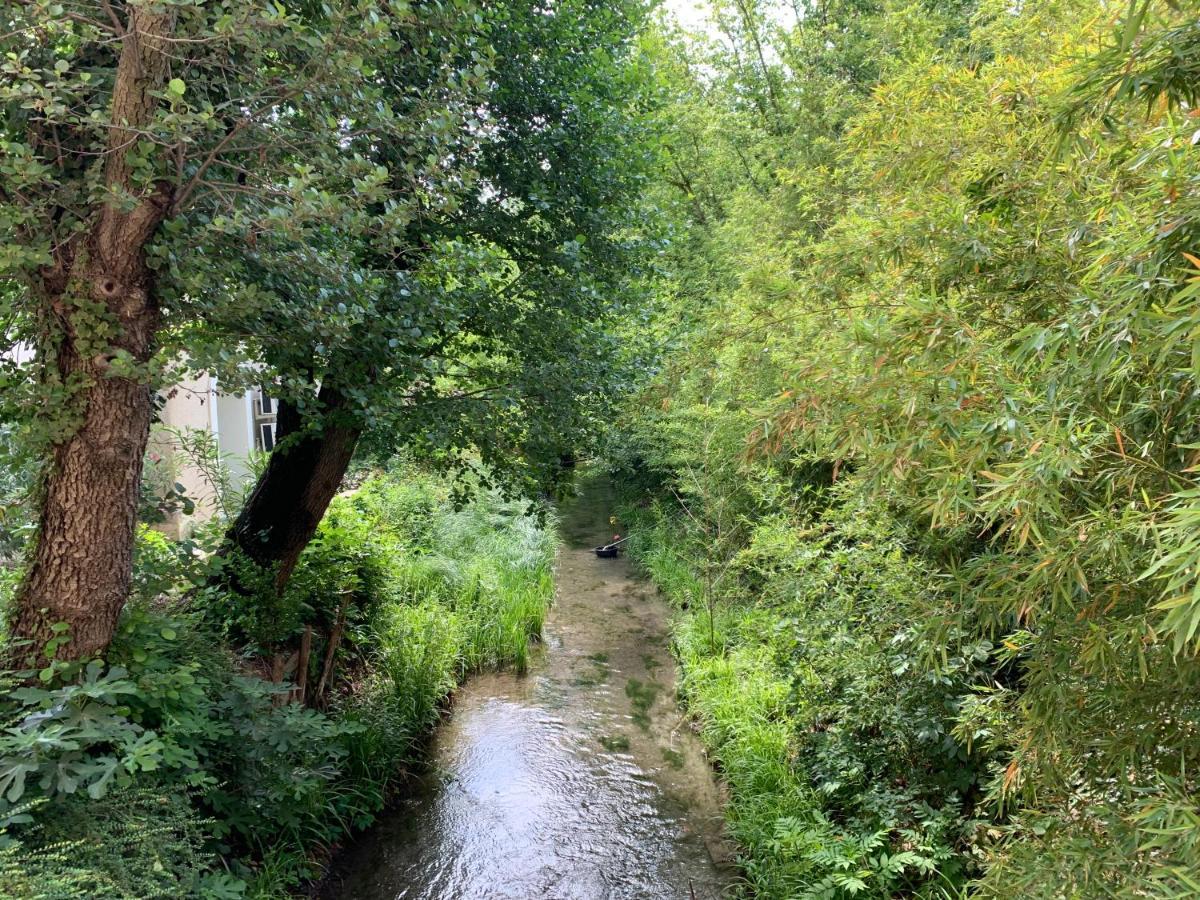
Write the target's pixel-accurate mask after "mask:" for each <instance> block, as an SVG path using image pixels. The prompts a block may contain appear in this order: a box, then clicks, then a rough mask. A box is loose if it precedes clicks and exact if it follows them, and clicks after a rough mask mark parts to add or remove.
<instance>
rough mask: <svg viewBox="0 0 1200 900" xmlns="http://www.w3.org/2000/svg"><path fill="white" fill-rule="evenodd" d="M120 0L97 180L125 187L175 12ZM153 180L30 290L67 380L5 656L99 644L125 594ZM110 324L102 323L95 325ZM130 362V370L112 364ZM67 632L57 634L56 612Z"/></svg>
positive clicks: (144, 410)
mask: <svg viewBox="0 0 1200 900" xmlns="http://www.w3.org/2000/svg"><path fill="white" fill-rule="evenodd" d="M164 9H165V10H166V11H164V12H161V13H151V12H147V11H146V8H145V7H142V6H132V7H130V11H129V21H128V27H127V29H126V32H125V35H124V37H123V38H122V47H121V56H120V59H119V61H118V64H117V72H116V77H115V81H114V83H113V94H112V112H111V119H110V121H111V123H112V124H111V125H110V127H109V133H108V137H107V140H108V147H107V157H106V159H105V161H104V181H105V184H106V186H107V187H108V188H109V189H110V191H112V192H114V193H117V194H125V195H127V196H128V195H129V194H131V193H132V191H133V180H132V178H131V169H130V166H129V162H128V159H127V156H126V148H127V147H128V146H129V145H130V144H131V143H133V141H132V136H133V135H135V134H136V133H138V132H139V131H141V130H142V129H143V128H144V127H145V126H146V125H147V124H149V122H150V121H151V119H152V118H153V116H154V108H155V105H156V103H157V100H156V99H155V98H154V97H153V96H152V92H155V91H158V90H161V88H162V87H163V85H164V84H165V82H166V78H167V71H168V68H167V63H168V60H167V56H166V55H165V53H164V51H165V50H166V49H167V43H168V41H167V38H168V37H169V35H170V32H171V30H172V28H173V24H174V13H173V12H171V11H170V7H164ZM170 201H171V191H170V188H169V187H168V186H167V185H165V184H160V185H158V186H156V187H155V188H154V189H152V190H151V192H150V193H149V194H145V193H143V194H141V195H140V196H136V197H134V198H133V200H132V202H130V203H128V204H120V205H118V204H117V203H115V202H110V203H108V204H106V205H104V206H103V207H101V208H100V209H98V210H97V211H96V213H95V218H94V222H93V224H92V227H91V228H90V229H89V230H88V231H87V232H85V233H83V234H80V235H79V236H77V237H76V238H75V239H73V240H71V241H68V242H66V243H65V245H63V246H60V247H59V248H57V249H56V252H55V258H54V262H53V264H52V265H50V266H47V267H46V269H45V270H44V271H43V272H42V277H41V283H40V284H39V285H37V286H36V287H37V290H36V293H37V295H38V297H39V299H40V300H41V306H42V312H43V321H44V322H45V323H47V328H46V332H45V338H46V343H45V344H44V345H43V346H42V347H41V349H40V350H39V352H40V353H41V354H43V356H42V357H41V358H40V361H39V365H41V366H42V367H43V371H44V372H46V373H47V374H48V376H49V377H50V379H51V380H52V381H53V382H55V383H57V384H60V385H64V386H66V389H67V390H68V392H69V395H68V399H67V401H66V410H65V412H66V413H67V419H66V420H64V422H63V423H61V424H65V425H66V426H67V427H66V428H65V433H66V436H65V437H63V438H61V439H59V440H57V441H56V442H55V443H54V445H53V448H52V451H51V453H50V459H49V460H48V464H47V468H46V472H45V475H44V479H43V483H42V485H41V493H40V498H39V499H40V509H39V512H38V531H37V537H36V540H35V542H34V545H33V547H32V549H31V552H30V556H29V560H28V569H27V571H26V575H25V579H24V581H23V582H22V584H21V587H20V589H19V590H18V592H17V596H16V599H15V603H14V606H13V611H12V618H11V621H10V623H9V624H10V631H9V633H10V640H11V644H10V649H9V662H10V663H16V664H17V665H22V666H37V665H41V664H42V663H43V662H44V661H46V660H47V658H48V656H49V654H48V653H47V647H46V645H47V643H48V642H49V641H51V640H52V639H55V638H59V639H60V640H59V641H56V643H58V644H59V646H58V647H57V649H56V651H55V653H54V656H55V658H57V659H68V660H75V659H86V658H89V657H93V656H96V655H98V654H101V653H103V652H104V650H105V649H106V648H107V647H108V644H109V642H110V641H111V640H112V636H113V633H114V631H115V629H116V624H117V617H118V616H119V615H120V612H121V607H122V606H123V605H124V603H125V600H126V596H127V595H128V593H129V582H130V577H131V570H132V557H133V542H134V526H135V524H136V513H137V498H138V487H139V483H140V480H141V475H142V457H143V454H144V453H145V449H146V441H147V439H148V437H149V431H150V416H151V388H150V384H149V379H148V377H147V376H145V375H143V374H138V371H139V368H140V364H143V363H146V362H147V361H148V360H149V358H150V355H151V354H152V352H153V349H154V339H155V333H156V330H157V328H158V323H159V310H158V304H157V301H156V298H155V293H154V279H153V275H152V273H151V271H150V270H149V268H148V267H147V265H146V257H145V248H146V245H147V243H148V242H149V241H150V239H151V237H153V235H154V232H155V230H156V229H157V228H158V226H159V224H160V223H161V222H162V221H163V219H164V218H165V217H166V215H167V210H168V208H169V206H170ZM113 325H115V326H116V327H115V329H113V330H114V331H115V334H113V335H112V336H109V337H105V338H102V337H101V335H103V334H104V333H105V330H106V329H111V328H112V326H113ZM119 357H125V358H124V359H122V360H121V362H120V365H121V366H128V365H129V360H132V362H133V363H134V364H135V368H134V370H133V373H129V371H128V370H125V374H121V373H120V372H117V371H115V366H114V362H115V361H116V360H117V359H118V358H119ZM59 623H62V624H65V625H66V626H67V627H66V631H65V632H64V633H62V634H59V632H61V631H62V628H61V625H60V624H59Z"/></svg>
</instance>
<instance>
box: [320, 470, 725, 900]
mask: <svg viewBox="0 0 1200 900" xmlns="http://www.w3.org/2000/svg"><path fill="white" fill-rule="evenodd" d="M611 512H612V508H611V498H610V496H609V495H608V492H607V490H606V488H605V487H604V485H602V484H594V483H593V484H591V485H589V486H587V487H585V489H584V492H583V494H582V496H580V497H579V498H578V499H577V500H575V501H574V502H572V503H570V504H568V505H567V506H566V507H565V508H564V510H563V523H562V524H563V536H564V546H563V547H562V549H561V550H560V553H559V558H558V563H557V567H556V583H557V592H558V593H557V600H556V603H555V606H554V608H553V609H552V610H551V612H550V615H549V617H548V618H547V620H546V625H545V631H544V642H543V645H542V646H541V647H540V648H538V649H537V650H536V651H535V652H534V653H533V654H532V655H531V660H530V665H529V670H528V673H527V674H526V675H524V676H517V675H515V674H511V673H497V674H487V675H480V676H477V677H474V678H472V679H471V680H470V681H468V682H467V684H466V685H465V686H464V687H463V688H462V689H461V690H460V691H459V692H458V694H457V695H456V696H455V700H454V704H453V708H452V710H451V712H450V715H449V716H448V718H447V719H446V721H445V722H444V723H443V724H442V725H441V726H440V727H439V729H438V731H437V733H436V734H435V735H434V738H433V744H432V747H431V757H432V762H431V766H430V770H429V773H428V775H426V776H425V777H424V778H423V780H422V781H421V783H420V785H419V786H418V788H417V790H416V791H415V792H414V793H413V795H412V796H411V797H410V798H409V799H408V800H406V801H405V802H404V803H403V804H401V805H399V806H398V807H396V808H395V809H393V810H392V811H391V812H390V813H389V814H388V815H386V816H385V817H384V818H383V820H382V821H381V822H380V824H379V825H377V826H376V827H375V828H373V829H372V830H371V831H370V832H368V833H367V834H366V835H364V837H363V838H362V839H361V840H360V841H359V842H358V843H357V844H356V845H355V846H353V847H351V848H349V849H348V850H347V851H346V852H345V853H344V854H343V855H342V857H341V859H340V860H339V862H338V865H337V866H336V868H335V873H334V875H333V876H332V877H331V879H330V881H329V883H328V885H327V888H328V891H327V896H329V897H334V898H339V900H351V898H353V900H379V898H387V900H398V898H405V900H416V898H421V900H459V898H464V900H465V898H472V900H473V898H521V900H535V898H554V900H626V898H628V900H633V898H638V900H643V898H645V900H651V898H664V900H665V898H672V900H674V898H684V900H690V898H693V897H694V898H696V900H712V898H717V897H720V896H722V895H723V893H724V890H725V888H726V887H727V886H728V885H729V883H730V882H731V880H732V876H731V872H730V868H729V865H728V860H729V856H730V850H729V846H728V844H727V842H726V840H725V839H724V837H723V833H722V797H721V792H720V789H719V788H718V786H717V784H716V782H715V781H714V779H713V776H712V772H711V769H710V767H709V765H708V762H707V761H706V759H705V758H704V754H703V751H702V750H701V747H700V745H699V742H698V741H697V740H696V738H695V736H694V735H693V734H692V732H691V731H690V729H689V727H688V722H687V720H686V719H685V717H684V716H683V715H682V714H681V712H680V710H679V709H678V707H677V706H676V704H675V701H674V686H673V681H674V664H673V660H672V658H671V655H670V652H669V651H668V648H667V619H668V610H667V607H666V605H665V603H664V602H663V601H662V600H661V599H660V598H659V597H657V596H656V595H655V593H654V591H653V588H652V587H650V586H649V585H647V584H646V583H644V582H642V581H639V580H638V579H636V578H635V577H634V575H633V573H632V571H631V569H630V566H629V563H628V562H627V561H626V560H625V559H624V558H621V559H598V558H596V556H595V554H593V553H592V552H591V550H590V548H591V547H593V546H595V545H596V544H598V543H602V542H604V541H605V539H607V538H608V537H610V536H611V534H612V530H611V526H610V525H609V521H608V520H609V515H610V514H611Z"/></svg>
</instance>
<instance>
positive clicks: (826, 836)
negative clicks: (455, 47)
mask: <svg viewBox="0 0 1200 900" xmlns="http://www.w3.org/2000/svg"><path fill="white" fill-rule="evenodd" d="M768 6H769V4H765V3H764V4H756V3H753V2H751V3H737V4H717V8H718V20H719V21H718V28H719V30H720V32H721V35H722V41H721V44H720V46H711V47H710V46H707V45H705V44H704V43H702V42H700V41H698V40H691V41H688V40H680V39H678V38H677V37H675V36H667V37H665V38H663V39H662V44H661V45H660V46H659V47H658V50H657V52H658V54H659V56H660V57H661V58H662V59H663V73H664V77H666V78H667V79H668V82H669V87H670V91H671V95H672V101H671V108H670V109H669V110H668V112H667V113H666V115H667V116H668V118H669V120H670V121H671V123H672V126H673V127H674V128H675V131H674V133H675V134H676V135H677V139H676V140H675V141H674V143H673V146H672V153H671V158H670V159H668V160H667V164H666V166H665V167H664V173H663V176H662V186H661V190H662V191H663V193H664V196H665V197H667V198H668V199H667V200H666V201H665V202H666V203H667V204H671V203H672V202H673V204H674V205H673V208H674V210H675V213H676V217H677V223H678V225H677V229H676V233H677V238H676V239H675V240H674V241H673V242H672V244H671V245H670V246H669V247H668V248H667V251H666V254H665V256H664V260H665V271H664V276H663V279H662V282H661V284H660V288H659V290H658V292H657V300H658V302H659V304H660V309H661V312H660V315H659V317H658V319H657V321H656V325H655V328H656V333H657V334H658V335H659V336H660V337H661V340H662V343H663V345H664V346H665V347H666V348H667V350H668V352H667V353H666V354H665V355H664V357H663V359H662V360H661V363H660V371H659V372H658V373H657V374H655V375H654V377H652V378H651V379H648V380H647V382H646V383H645V384H644V385H643V389H642V392H641V393H640V394H639V395H638V396H637V398H636V400H635V401H634V402H633V403H631V404H630V405H629V408H628V411H627V414H626V417H625V421H624V423H623V426H622V428H621V429H620V430H619V432H618V433H616V434H615V435H614V438H613V442H612V447H611V450H610V453H609V456H610V459H611V460H612V461H613V463H614V465H615V466H616V467H617V468H618V469H619V470H620V471H622V472H623V473H625V476H626V478H627V480H628V482H629V483H630V484H631V485H632V484H637V485H640V486H642V489H643V490H645V491H647V492H649V493H650V494H651V496H652V497H653V498H654V500H655V503H656V504H657V505H656V506H653V507H651V508H650V509H649V510H647V509H642V510H640V512H638V514H637V518H636V522H637V523H638V527H640V528H641V529H642V530H643V531H644V532H645V535H644V538H643V540H642V544H641V547H640V549H638V552H639V553H640V554H641V559H642V560H643V564H644V565H645V566H646V567H647V568H648V569H649V570H650V571H651V573H652V574H653V575H654V577H655V578H656V580H659V581H660V583H662V584H663V585H664V587H665V588H666V590H667V592H668V593H669V594H671V595H672V596H673V597H674V598H675V599H676V600H677V602H679V603H681V604H684V605H686V608H687V610H688V611H687V614H686V615H685V616H684V617H683V619H682V620H681V624H680V630H679V636H678V647H679V651H680V654H681V658H682V659H683V661H684V666H685V677H684V682H683V686H684V691H685V695H686V696H687V699H688V701H689V704H690V705H691V707H692V709H693V710H695V711H696V713H697V716H698V717H699V719H700V721H701V724H702V726H703V728H704V734H705V737H706V740H708V741H709V743H710V744H711V745H712V746H713V747H714V748H715V750H716V752H717V753H718V755H719V757H720V758H721V760H722V765H723V767H724V769H725V771H726V772H727V773H728V774H729V778H730V784H731V788H732V794H733V807H732V811H731V817H732V821H733V824H734V829H735V832H736V833H737V834H738V836H739V838H740V839H741V840H742V841H743V844H744V847H745V849H746V857H747V870H748V872H749V874H750V877H751V880H752V881H753V883H754V884H755V885H756V886H757V887H758V888H759V890H760V893H762V894H763V895H765V896H787V897H791V896H797V895H803V894H804V892H805V891H811V892H816V893H817V894H818V895H827V896H849V895H858V896H864V895H866V896H892V895H895V894H907V893H914V892H915V893H931V894H932V893H936V892H938V891H961V890H971V891H978V892H981V893H982V894H984V895H987V896H998V895H1001V894H1007V895H1010V896H1011V895H1012V894H1013V893H1016V894H1018V895H1022V896H1024V895H1029V896H1047V897H1049V896H1069V897H1076V896H1078V897H1091V896H1182V895H1185V894H1187V893H1189V892H1194V891H1195V889H1196V888H1195V882H1196V881H1197V878H1196V868H1195V862H1194V858H1195V857H1194V849H1193V848H1192V847H1191V846H1190V845H1189V844H1188V843H1187V841H1186V839H1185V838H1184V837H1183V835H1185V834H1186V833H1187V825H1186V824H1185V823H1187V822H1188V821H1190V818H1189V817H1190V816H1191V815H1193V814H1194V808H1195V798H1196V796H1197V791H1198V786H1197V782H1196V779H1195V772H1196V771H1197V764H1198V763H1200V758H1198V757H1197V754H1196V749H1197V745H1196V743H1195V740H1194V736H1195V723H1196V721H1197V718H1198V708H1197V702H1196V697H1197V696H1200V694H1198V693H1197V687H1198V686H1200V665H1198V663H1197V658H1196V654H1197V649H1198V648H1200V588H1198V587H1197V584H1198V581H1197V571H1198V569H1197V566H1196V560H1197V555H1198V553H1200V549H1198V544H1197V539H1196V533H1197V530H1196V524H1197V522H1198V521H1200V517H1198V515H1197V501H1198V499H1200V492H1198V491H1197V487H1196V483H1195V472H1196V447H1197V443H1198V441H1197V435H1196V428H1195V423H1196V422H1197V421H1198V417H1197V414H1198V413H1200V410H1198V409H1197V408H1196V402H1197V394H1196V391H1195V390H1194V386H1195V380H1196V378H1197V372H1198V371H1200V369H1198V368H1197V359H1198V357H1197V350H1196V348H1197V343H1196V334H1197V329H1196V312H1195V306H1196V304H1195V299H1196V297H1197V291H1198V288H1197V285H1198V284H1200V281H1198V280H1197V268H1198V267H1200V262H1198V261H1197V259H1196V258H1195V257H1196V256H1197V251H1196V241H1197V235H1198V234H1200V209H1198V208H1197V206H1196V197H1197V192H1196V186H1197V184H1198V183H1200V182H1198V179H1200V168H1198V166H1197V160H1198V159H1200V157H1198V156H1197V154H1196V152H1195V148H1196V140H1197V138H1196V122H1195V116H1194V111H1193V110H1192V106H1193V105H1194V100H1195V96H1196V94H1195V92H1196V79H1195V64H1194V59H1193V57H1194V56H1195V54H1194V52H1193V50H1194V44H1195V39H1196V30H1195V19H1196V17H1195V10H1194V9H1193V8H1192V7H1193V4H1174V3H1160V2H1153V0H1149V2H1143V0H1138V2H1134V3H1113V4H1101V5H1100V7H1101V8H1100V9H1099V10H1098V9H1097V6H1096V4H1095V3H1089V2H1075V0H1047V2H1040V3H1026V4H1019V5H1013V4H1009V3H1004V2H990V0H980V2H942V0H922V2H920V3H912V4H902V3H898V4H892V3H875V2H854V0H846V2H834V3H819V4H818V3H802V4H798V7H799V11H800V13H803V15H799V17H798V18H797V19H793V18H792V17H790V16H788V15H786V14H783V13H780V12H779V11H778V10H777V9H776V10H775V11H774V12H768ZM1114 25H1115V29H1114V27H1113V26H1114ZM763 47H765V48H766V49H765V52H759V51H760V50H762V49H763ZM697 64H699V65H697ZM698 69H699V70H701V71H702V72H703V74H701V75H699V76H697V75H696V74H695V73H696V72H697V70H698ZM681 172H682V173H684V174H683V175H681V174H680V173H681ZM671 198H673V200H672V199H671ZM631 515H633V514H632V513H631ZM743 696H745V697H747V698H748V699H746V700H745V701H744V702H740V698H742V697H743ZM1163 822H1170V823H1171V824H1170V825H1169V826H1165V827H1160V825H1159V823H1163ZM1151 823H1154V824H1151ZM881 834H882V835H883V837H882V838H880V837H879V836H880V835H881ZM880 841H882V843H880ZM907 854H914V856H909V855H907ZM821 892H824V894H822V893H821Z"/></svg>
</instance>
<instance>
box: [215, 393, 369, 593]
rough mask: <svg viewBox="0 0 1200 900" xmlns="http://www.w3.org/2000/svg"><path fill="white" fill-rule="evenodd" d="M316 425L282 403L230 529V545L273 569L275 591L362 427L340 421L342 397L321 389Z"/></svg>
mask: <svg viewBox="0 0 1200 900" xmlns="http://www.w3.org/2000/svg"><path fill="white" fill-rule="evenodd" d="M317 399H318V405H319V406H320V407H321V410H322V422H321V427H319V428H308V427H305V426H304V423H302V421H301V418H300V414H299V413H298V412H297V411H296V409H295V408H294V407H293V406H291V405H290V404H288V403H281V404H280V409H279V419H278V422H277V423H276V428H277V440H276V444H277V448H276V450H275V451H274V452H273V453H272V454H271V458H270V460H269V461H268V462H267V468H266V471H264V472H263V474H262V475H261V476H260V477H259V479H258V483H257V484H256V485H255V486H254V491H253V493H251V494H250V498H249V499H248V500H247V501H246V505H245V506H244V507H242V511H241V514H240V515H238V517H237V521H236V522H234V524H233V527H232V528H231V529H230V531H229V538H230V542H231V544H232V545H233V546H234V547H236V548H237V549H238V550H240V551H241V552H242V553H244V554H245V555H246V556H248V557H249V558H250V559H252V560H254V562H256V563H258V565H260V566H262V567H263V568H273V567H276V566H277V567H278V568H276V569H275V589H276V590H280V591H281V590H283V588H284V586H285V585H286V584H287V581H288V579H289V578H290V577H291V575H292V570H293V569H295V568H296V562H297V560H299V558H300V554H301V552H302V551H303V550H304V548H305V547H306V546H308V542H309V541H310V540H312V536H313V535H314V534H315V533H316V531H317V526H318V525H319V524H321V518H322V517H323V516H324V515H325V510H326V509H328V508H329V503H330V501H331V500H333V498H334V495H335V494H337V490H338V486H339V485H340V484H341V483H342V477H343V476H344V475H345V474H346V470H347V469H348V468H349V467H350V460H351V458H352V457H353V456H354V449H355V447H357V446H358V439H359V437H360V436H361V434H362V430H361V429H360V428H358V427H355V426H353V425H349V424H346V423H344V422H342V421H340V420H341V418H342V416H341V413H342V411H343V410H344V407H345V405H346V398H345V397H343V396H342V395H341V394H340V393H339V392H338V391H337V390H335V389H333V388H330V387H322V388H321V390H320V391H319V392H318V394H317Z"/></svg>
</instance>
